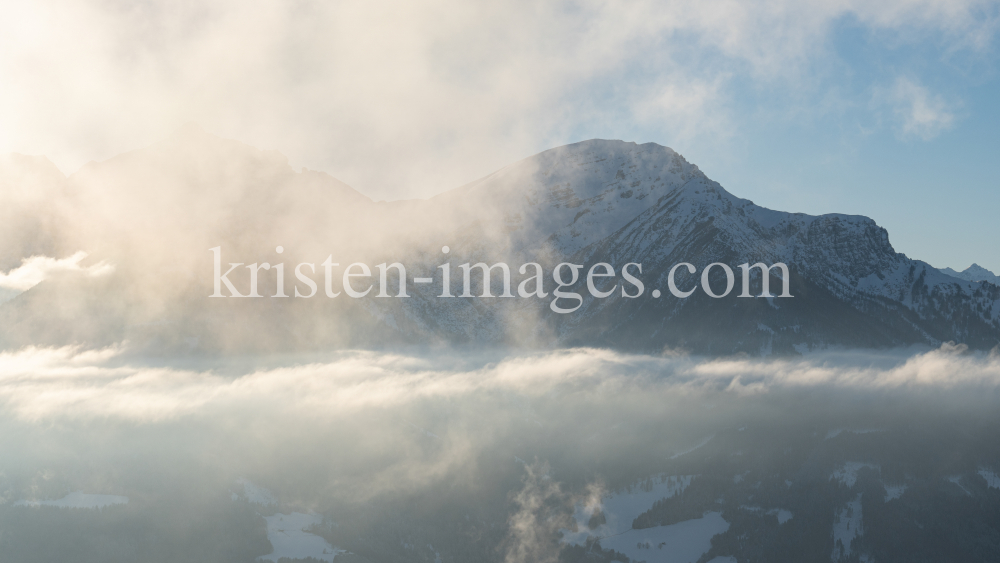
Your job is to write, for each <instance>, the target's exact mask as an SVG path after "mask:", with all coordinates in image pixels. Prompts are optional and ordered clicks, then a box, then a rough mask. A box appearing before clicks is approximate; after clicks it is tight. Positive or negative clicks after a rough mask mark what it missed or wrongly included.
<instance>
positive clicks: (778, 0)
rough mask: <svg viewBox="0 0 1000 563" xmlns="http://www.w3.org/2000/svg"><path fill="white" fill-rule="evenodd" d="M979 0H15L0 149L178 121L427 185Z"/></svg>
mask: <svg viewBox="0 0 1000 563" xmlns="http://www.w3.org/2000/svg"><path fill="white" fill-rule="evenodd" d="M993 5H994V4H993V3H991V2H981V1H978V0H967V1H964V2H949V1H942V0H892V1H889V2H879V3H871V2H854V1H851V0H819V1H813V2H788V1H784V0H770V1H763V2H755V3H745V2H735V1H732V0H723V1H717V2H694V1H681V2H670V3H664V2H657V1H652V0H645V1H638V2H629V3H627V4H620V3H610V2H602V1H588V0H582V1H577V2H555V3H537V2H527V1H518V2H513V3H504V4H497V5H485V4H468V3H462V2H449V1H423V2H337V3H321V2H295V3H288V2H280V1H277V0H270V1H264V2H254V3H251V4H247V3H245V2H234V1H222V2H213V3H212V4H210V5H205V4H203V3H196V2H166V1H163V0H154V1H150V2H143V3H140V4H134V3H119V2H97V1H94V2H72V3H68V2H61V1H59V0H47V1H42V2H33V3H21V4H18V5H16V6H12V7H11V9H10V10H8V13H7V14H6V17H5V18H4V20H3V22H0V73H2V75H3V76H4V77H5V84H6V85H7V87H6V88H4V90H3V92H2V93H0V103H3V105H4V107H8V108H11V111H8V112H5V113H4V115H3V116H2V117H0V132H5V133H0V152H4V151H18V152H25V153H34V154H38V153H42V154H47V155H49V156H50V157H52V158H53V159H54V160H55V161H56V162H57V163H58V164H60V166H61V167H62V168H63V169H64V170H65V171H68V172H71V171H73V170H75V169H76V168H77V167H78V166H79V165H80V164H82V163H84V162H86V161H88V160H91V159H102V158H107V157H110V156H112V155H114V154H117V153H120V152H123V151H125V150H129V149H132V148H137V147H139V146H143V145H146V144H149V143H151V142H153V141H155V140H158V139H160V138H162V137H164V136H166V135H167V134H168V133H169V132H170V131H172V130H174V129H176V128H177V127H179V126H180V125H181V124H182V123H185V122H188V121H197V122H199V123H201V124H202V125H204V126H205V127H206V128H207V129H209V130H210V131H212V132H214V133H217V134H220V135H223V136H226V137H231V138H239V139H241V140H244V141H246V142H249V143H251V144H254V145H256V146H261V147H264V148H277V149H279V150H282V151H284V152H286V153H287V154H289V156H290V157H291V160H292V162H293V163H294V164H296V165H306V166H309V167H311V168H314V169H322V170H325V171H328V172H330V173H332V174H333V175H335V176H337V177H340V178H341V179H343V180H345V181H346V182H348V183H349V184H352V185H354V186H356V187H358V188H359V189H361V190H362V191H364V192H366V193H368V194H370V195H372V196H373V197H376V198H399V197H414V196H427V195H430V194H434V193H438V192H441V191H443V190H445V189H449V188H452V187H455V186H457V185H460V184H462V183H465V182H467V181H470V180H473V179H475V178H477V177H480V176H482V175H485V174H486V173H488V172H490V171H492V170H494V169H497V168H499V167H501V166H503V165H505V164H507V163H509V162H511V161H513V160H515V159H517V158H520V157H523V156H527V155H528V154H531V153H532V152H536V151H538V150H541V149H544V148H549V147H550V146H553V145H556V144H562V143H565V142H571V141H576V140H580V139H579V136H581V135H583V136H603V137H615V136H627V135H633V134H635V133H634V132H635V131H636V130H640V129H641V130H648V131H657V132H659V133H657V134H658V135H660V136H661V137H658V138H656V139H629V140H637V141H645V140H655V141H660V142H664V143H668V144H669V143H673V142H674V141H676V140H677V139H687V138H690V132H692V131H698V130H699V124H701V123H704V122H705V121H706V120H707V121H709V122H710V123H713V126H712V127H710V128H708V129H707V130H706V131H705V132H704V133H702V134H703V135H704V136H706V137H711V138H714V137H715V136H716V135H717V133H718V130H720V129H729V130H733V129H737V128H738V127H739V126H740V121H739V119H738V117H737V116H736V115H735V114H734V113H732V112H730V111H728V108H729V106H730V105H731V104H732V101H733V100H734V99H737V98H739V96H740V95H741V92H742V90H741V88H743V87H744V85H745V83H747V82H750V83H752V84H759V85H763V86H764V87H765V89H766V88H768V87H771V86H773V87H775V88H778V89H780V90H781V91H783V92H787V91H789V90H794V89H795V88H797V87H798V86H796V84H798V83H800V82H802V80H801V79H802V78H804V77H807V76H809V75H811V74H813V73H814V71H815V70H816V69H817V68H823V67H824V66H825V65H827V64H828V63H829V62H830V61H831V60H832V59H834V58H835V55H833V54H832V53H831V52H830V50H829V48H828V45H827V44H828V39H829V37H830V34H831V30H832V29H833V28H834V27H835V26H836V24H837V22H839V21H841V20H843V19H844V18H853V19H854V20H856V21H858V22H860V23H861V24H862V25H863V26H866V27H868V28H869V29H872V30H876V31H887V32H888V33H889V34H890V35H891V34H894V33H899V34H904V35H905V34H906V33H907V32H913V31H916V32H917V34H918V35H919V33H933V34H935V35H936V36H939V37H941V38H942V43H943V44H944V45H946V46H947V47H948V48H962V49H972V50H985V49H988V48H989V45H990V39H991V38H992V37H993V36H994V35H995V25H994V23H993V22H992V20H990V19H989V18H984V17H983V14H984V13H986V14H989V13H992V11H991V10H992V6H993ZM970 37H976V38H978V39H976V40H975V41H972V42H971V43H970V40H969V38H970ZM806 82H808V81H806ZM741 84H742V85H741ZM918 94H919V93H918ZM904 95H905V92H904ZM911 109H912V111H911V112H910V113H911V114H912V116H913V117H912V119H911V120H910V121H908V122H907V123H910V122H912V124H911V125H908V126H907V127H908V129H907V131H910V130H912V131H914V134H916V135H921V136H922V135H927V134H932V133H928V132H933V131H936V130H939V129H940V128H941V126H942V124H943V122H942V121H941V119H942V117H941V116H942V115H943V114H942V113H941V111H940V108H939V107H938V105H937V104H936V102H935V99H934V98H933V97H924V98H920V97H919V95H917V96H916V97H913V103H912V104H911ZM389 162H391V166H389V165H387V163H389Z"/></svg>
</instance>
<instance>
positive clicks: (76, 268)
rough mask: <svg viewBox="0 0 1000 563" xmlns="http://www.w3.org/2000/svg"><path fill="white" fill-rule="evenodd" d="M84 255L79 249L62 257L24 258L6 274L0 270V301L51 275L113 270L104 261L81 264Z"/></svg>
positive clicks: (96, 272)
mask: <svg viewBox="0 0 1000 563" xmlns="http://www.w3.org/2000/svg"><path fill="white" fill-rule="evenodd" d="M86 257H87V253H86V252H82V251H81V252H77V253H76V254H74V255H72V256H70V257H68V258H62V259H57V258H49V257H48V256H32V257H31V258H25V259H24V260H22V261H21V265H20V266H19V267H17V268H14V269H13V270H11V271H9V272H7V273H6V274H5V273H3V272H0V302H2V301H8V300H10V299H11V298H13V297H14V296H16V295H18V294H19V293H23V292H25V291H27V290H29V289H31V288H32V287H35V286H36V285H38V284H40V283H42V282H43V281H45V280H46V279H48V278H50V277H52V276H56V275H60V274H81V275H84V276H88V277H98V276H104V275H107V274H109V273H111V272H112V271H114V267H113V266H111V265H110V264H108V263H106V262H98V263H97V264H93V265H91V266H81V265H80V262H81V261H82V260H83V259H84V258H86Z"/></svg>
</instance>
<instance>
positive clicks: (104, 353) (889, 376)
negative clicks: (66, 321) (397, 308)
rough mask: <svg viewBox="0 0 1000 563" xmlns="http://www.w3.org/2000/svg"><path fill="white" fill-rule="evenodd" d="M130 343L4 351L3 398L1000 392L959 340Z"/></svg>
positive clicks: (95, 401) (126, 410) (167, 402)
mask: <svg viewBox="0 0 1000 563" xmlns="http://www.w3.org/2000/svg"><path fill="white" fill-rule="evenodd" d="M124 350H125V348H124V347H112V348H107V349H104V350H97V351H78V350H76V349H74V348H72V347H64V348H26V349H23V350H21V351H17V352H6V353H3V354H0V404H2V405H3V406H4V410H5V411H6V412H8V413H13V414H14V415H15V416H16V417H18V418H21V419H24V420H35V421H38V420H45V419H51V418H55V419H64V418H68V419H80V420H87V419H93V418H95V417H97V418H112V419H121V420H131V421H138V422H155V421H163V420H171V419H177V418H180V417H188V416H201V415H208V414H209V413H216V414H217V413H225V412H232V411H234V410H237V411H239V410H245V409H249V410H259V409H265V410H271V411H275V412H278V411H280V412H285V413H299V414H304V413H308V414H309V416H319V417H325V416H328V415H329V416H350V415H351V413H358V412H362V411H365V410H368V409H399V408H403V407H405V406H406V405H412V404H418V403H420V402H422V401H437V400H446V401H451V400H465V399H468V398H470V397H476V396H482V395H490V394H495V393H500V394H515V395H520V396H524V397H534V398H538V397H543V396H547V395H552V394H556V395H559V394H563V395H570V396H577V397H597V398H602V397H603V398H605V399H607V398H611V397H622V398H624V399H623V400H632V399H636V400H639V399H638V398H641V397H647V396H648V397H655V398H657V399H656V400H665V399H667V398H669V399H670V400H683V398H684V397H687V396H692V395H704V394H706V393H707V394H712V395H720V394H721V395H720V396H732V397H735V398H738V397H745V396H756V395H761V394H767V393H778V392H787V391H795V390H800V389H829V390H832V391H836V390H840V391H846V392H855V391H860V392H865V393H869V392H889V393H910V392H941V391H954V392H955V393H958V394H963V393H972V394H975V393H978V392H979V391H982V390H984V389H987V390H995V389H997V388H1000V355H997V354H996V352H994V353H993V354H989V355H983V354H973V353H969V352H967V351H966V348H965V347H964V346H954V345H944V346H943V347H941V348H940V349H937V350H932V351H929V352H925V353H920V354H915V355H911V356H905V355H901V356H893V355H889V356H882V357H880V358H879V359H878V361H875V360H873V356H872V355H870V354H866V353H861V352H856V353H855V352H844V353H840V354H825V355H815V356H807V357H804V358H801V359H717V360H704V359H699V358H696V357H690V356H683V355H673V356H662V357H661V356H644V355H628V354H621V353H617V352H612V351H609V350H598V349H586V348H583V349H570V350H559V351H553V352H546V353H538V354H528V355H510V356H507V357H504V358H502V359H500V361H497V360H496V358H493V357H491V356H489V355H488V354H485V353H484V354H471V355H463V354H458V353H453V354H448V353H436V354H434V355H429V356H422V355H406V354H389V353H379V352H364V351H351V352H342V353H338V354H336V355H335V356H333V357H331V358H330V359H328V360H326V361H322V362H314V363H308V364H304V365H290V366H284V367H274V368H269V369H258V370H254V371H251V372H249V373H245V374H242V375H238V376H233V375H224V374H221V373H216V372H213V371H212V370H209V369H179V368H172V367H166V366H156V367H149V366H146V365H143V364H142V363H141V362H135V361H128V359H127V357H125V356H122V353H123V351H124ZM605 399H601V400H605ZM642 400H646V399H642Z"/></svg>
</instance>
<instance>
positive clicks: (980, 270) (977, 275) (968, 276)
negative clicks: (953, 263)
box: [941, 264, 1000, 285]
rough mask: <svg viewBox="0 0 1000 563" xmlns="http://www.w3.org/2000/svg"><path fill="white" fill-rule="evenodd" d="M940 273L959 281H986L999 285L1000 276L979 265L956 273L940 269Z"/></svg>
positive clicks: (948, 269)
mask: <svg viewBox="0 0 1000 563" xmlns="http://www.w3.org/2000/svg"><path fill="white" fill-rule="evenodd" d="M941 272H942V273H944V274H947V275H949V276H952V277H955V278H958V279H960V280H966V281H988V282H990V283H992V284H994V285H1000V276H998V275H996V274H994V273H993V272H991V271H989V270H987V269H986V268H984V267H982V266H980V265H979V264H973V265H971V266H969V267H968V268H966V269H964V270H962V271H961V272H956V271H955V270H952V269H951V268H941Z"/></svg>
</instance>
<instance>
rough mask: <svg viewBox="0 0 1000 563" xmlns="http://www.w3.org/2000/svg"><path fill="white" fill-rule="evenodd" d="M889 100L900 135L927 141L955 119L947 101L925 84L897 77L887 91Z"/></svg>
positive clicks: (949, 125) (945, 128) (950, 124)
mask: <svg viewBox="0 0 1000 563" xmlns="http://www.w3.org/2000/svg"><path fill="white" fill-rule="evenodd" d="M888 101H889V103H890V104H891V105H892V108H893V112H894V114H895V115H896V118H897V120H898V127H899V134H900V136H901V137H903V138H919V139H923V140H925V141H929V140H930V139H933V138H934V137H936V136H938V135H939V134H941V133H942V132H943V131H945V130H947V129H949V128H950V127H951V126H952V125H953V124H954V122H955V114H954V112H953V110H952V109H951V106H950V104H948V102H946V101H945V99H944V98H943V97H942V96H940V95H936V94H933V93H932V92H930V91H929V90H928V89H927V88H925V87H924V86H921V85H920V84H918V83H916V82H914V81H912V80H910V79H908V78H903V77H900V78H898V79H897V80H896V84H895V85H894V86H893V88H892V90H891V91H890V92H889V95H888Z"/></svg>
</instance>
